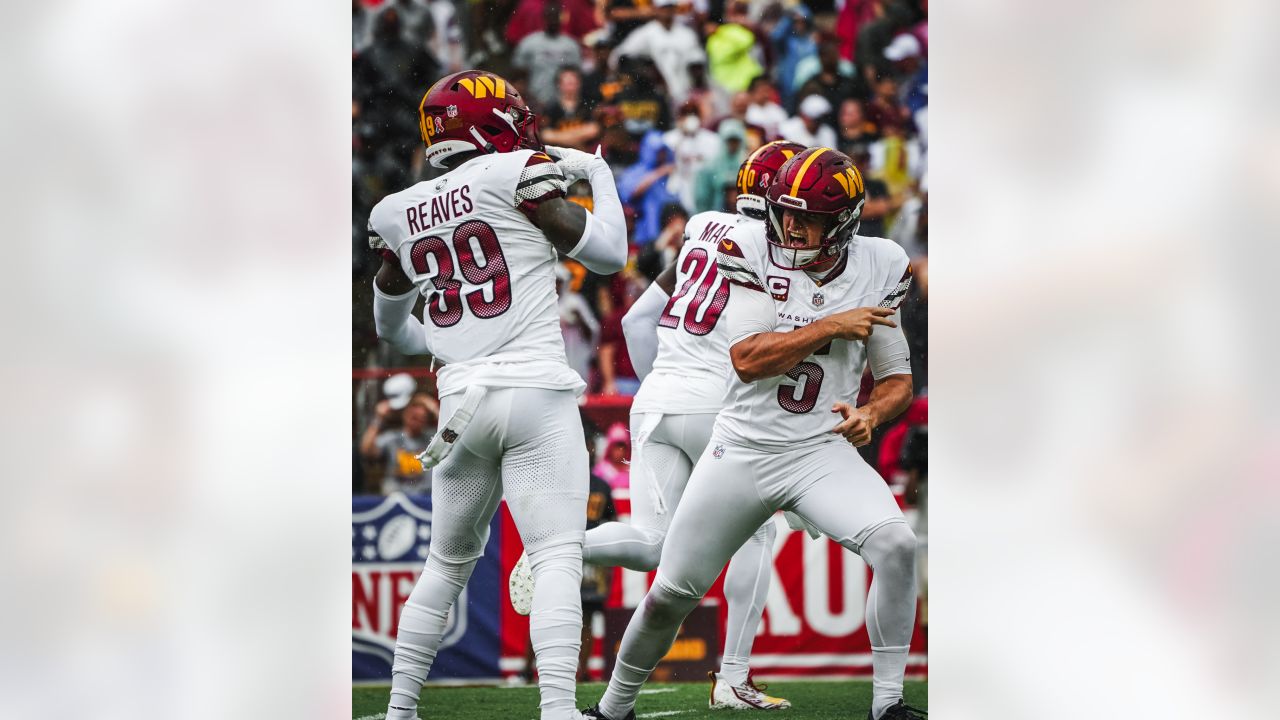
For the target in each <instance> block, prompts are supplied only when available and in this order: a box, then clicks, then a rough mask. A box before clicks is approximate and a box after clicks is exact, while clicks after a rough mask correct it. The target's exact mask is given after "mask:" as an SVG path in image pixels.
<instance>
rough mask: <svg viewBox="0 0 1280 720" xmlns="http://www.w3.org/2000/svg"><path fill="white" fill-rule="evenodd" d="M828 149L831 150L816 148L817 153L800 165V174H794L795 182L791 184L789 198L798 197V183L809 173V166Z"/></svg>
mask: <svg viewBox="0 0 1280 720" xmlns="http://www.w3.org/2000/svg"><path fill="white" fill-rule="evenodd" d="M830 149H831V148H818V152H816V153H814V154H812V155H810V156H809V157H807V158H805V159H804V163H803V164H801V165H800V172H798V173H796V180H795V182H793V183H791V192H790V195H791V197H799V196H798V195H796V193H798V192H800V183H801V181H803V180H804V174H805V173H806V172H808V171H809V166H810V165H812V164H813V161H814V160H817V159H818V156H819V155H821V154H822V153H824V152H826V151H828V150H830Z"/></svg>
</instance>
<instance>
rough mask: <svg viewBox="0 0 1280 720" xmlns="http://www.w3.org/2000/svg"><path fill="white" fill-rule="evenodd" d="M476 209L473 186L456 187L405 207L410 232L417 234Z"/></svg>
mask: <svg viewBox="0 0 1280 720" xmlns="http://www.w3.org/2000/svg"><path fill="white" fill-rule="evenodd" d="M474 209H475V205H474V204H473V203H472V202H471V186H470V185H463V186H462V187H456V188H454V189H452V190H450V191H449V192H447V193H444V194H443V195H436V196H435V197H433V198H431V200H430V201H423V202H420V203H418V204H417V205H411V206H409V207H408V208H406V209H405V211H404V214H405V220H406V221H407V222H408V224H409V234H410V235H417V234H418V233H420V232H422V231H424V230H426V229H427V228H431V227H435V226H436V225H439V224H440V223H445V222H449V221H450V220H452V219H454V218H456V217H459V216H462V215H466V214H467V213H469V212H471V211H472V210H474Z"/></svg>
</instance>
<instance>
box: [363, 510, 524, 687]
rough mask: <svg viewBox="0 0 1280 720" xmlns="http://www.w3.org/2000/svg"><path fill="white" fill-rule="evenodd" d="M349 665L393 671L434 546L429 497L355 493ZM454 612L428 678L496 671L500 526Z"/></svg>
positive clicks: (379, 675)
mask: <svg viewBox="0 0 1280 720" xmlns="http://www.w3.org/2000/svg"><path fill="white" fill-rule="evenodd" d="M351 510H352V512H351V671H352V678H353V679H356V680H375V679H385V678H389V677H391V661H392V656H393V652H394V650H395V642H396V627H397V625H398V623H399V619H400V610H401V609H402V608H403V607H404V603H405V601H406V600H407V599H408V598H409V593H410V592H412V591H413V585H414V583H415V582H417V580H418V575H419V574H420V573H421V572H422V567H423V563H424V562H425V561H426V558H427V554H428V551H429V549H430V547H431V498H430V497H427V496H422V497H417V496H414V497H410V496H406V495H404V494H401V493H396V494H394V495H391V496H390V497H385V498H383V497H356V498H353V499H352V508H351ZM490 535H491V537H492V538H494V539H495V541H492V542H490V543H489V545H488V546H487V547H486V548H485V553H484V556H483V557H481V558H480V560H479V562H477V563H476V568H475V571H474V572H473V573H472V575H471V580H470V582H468V583H467V587H466V589H464V590H463V591H462V595H461V596H459V598H458V602H457V604H456V605H455V606H454V608H453V611H452V612H451V613H450V614H449V620H448V623H447V624H446V625H445V631H444V637H443V639H442V640H441V643H440V650H439V655H437V657H436V662H435V664H434V666H433V667H432V668H431V679H432V680H438V679H464V678H465V679H470V678H493V677H497V676H498V675H499V670H498V653H499V646H498V599H499V597H500V595H499V592H498V590H499V587H498V586H499V573H500V571H499V567H498V543H497V542H496V537H497V535H498V525H497V522H496V521H495V522H494V523H493V524H492V525H491V527H490Z"/></svg>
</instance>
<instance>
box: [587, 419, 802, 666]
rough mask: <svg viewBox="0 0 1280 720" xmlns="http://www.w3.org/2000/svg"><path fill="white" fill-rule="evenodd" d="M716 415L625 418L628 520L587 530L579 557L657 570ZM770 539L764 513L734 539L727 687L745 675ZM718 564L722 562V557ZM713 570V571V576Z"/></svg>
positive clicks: (727, 590) (764, 593)
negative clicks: (627, 424)
mask: <svg viewBox="0 0 1280 720" xmlns="http://www.w3.org/2000/svg"><path fill="white" fill-rule="evenodd" d="M715 420H716V414H715V413H698V414H690V415H667V414H661V413H633V414H632V415H631V522H630V523H629V524H628V523H620V522H612V523H604V524H602V525H600V526H598V527H596V528H594V529H592V530H589V531H587V535H586V542H585V544H584V545H583V550H582V557H583V559H584V560H586V561H587V562H589V563H592V564H595V565H603V566H605V567H613V566H619V565H620V566H622V567H625V568H628V569H630V570H639V571H642V572H647V571H649V570H653V569H654V568H656V567H658V560H659V558H661V557H662V556H663V544H664V542H663V541H664V540H665V539H666V537H667V528H668V527H669V526H670V525H671V518H672V516H673V515H674V513H675V511H676V508H677V507H678V506H679V505H680V500H681V497H682V496H683V495H684V492H685V486H686V485H687V484H688V482H689V475H690V474H691V473H692V472H693V466H694V463H695V462H697V461H698V458H699V457H700V456H702V454H703V451H704V450H705V449H706V447H707V443H708V441H709V440H710V438H711V431H712V428H714V427H715ZM722 499H723V498H722ZM776 536H777V530H776V529H775V528H774V525H773V522H772V521H771V520H768V519H767V518H766V520H765V521H763V522H762V523H757V525H756V528H755V532H754V533H752V534H751V536H750V537H749V538H748V539H747V541H746V542H745V543H739V545H740V546H741V547H740V548H738V549H737V552H734V553H733V558H732V559H731V560H730V561H729V572H728V574H727V575H726V576H725V586H724V594H725V601H726V604H727V605H728V617H727V619H726V623H725V644H724V653H723V664H722V666H721V674H722V675H724V676H726V679H728V680H729V682H730V684H733V685H741V684H742V683H744V682H746V679H747V662H748V659H749V658H750V655H751V645H752V644H753V643H754V642H755V638H756V632H757V631H758V630H759V628H760V617H761V615H763V614H764V606H765V601H766V600H767V599H768V596H769V578H770V577H771V575H772V572H771V570H772V563H773V541H774V538H775V537H776ZM694 547H696V546H694ZM720 567H724V563H723V562H721V563H720ZM719 574H720V570H719V569H717V570H716V575H719ZM713 580H714V578H713Z"/></svg>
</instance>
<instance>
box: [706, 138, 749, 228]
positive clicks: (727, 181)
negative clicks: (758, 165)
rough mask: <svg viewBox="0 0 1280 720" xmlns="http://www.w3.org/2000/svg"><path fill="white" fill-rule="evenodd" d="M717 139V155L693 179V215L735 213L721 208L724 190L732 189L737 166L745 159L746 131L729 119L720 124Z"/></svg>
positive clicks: (730, 209) (723, 207)
mask: <svg viewBox="0 0 1280 720" xmlns="http://www.w3.org/2000/svg"><path fill="white" fill-rule="evenodd" d="M719 135H720V143H721V146H720V152H719V153H718V154H717V155H716V156H715V157H714V158H713V159H712V160H711V161H710V162H708V163H707V164H706V165H704V166H703V167H702V169H701V170H699V171H698V175H697V177H696V178H695V179H694V192H693V204H694V208H693V211H694V212H706V211H708V210H721V211H724V212H736V210H734V209H732V208H726V207H725V205H724V191H725V187H726V186H730V187H732V186H733V182H734V180H735V179H736V178H737V176H738V166H739V165H741V164H742V161H743V160H745V159H746V157H747V145H746V143H747V129H746V126H744V125H743V124H742V122H741V121H740V120H737V119H734V118H729V119H726V120H723V121H721V122H720V130H719Z"/></svg>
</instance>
